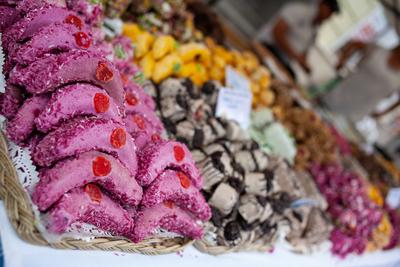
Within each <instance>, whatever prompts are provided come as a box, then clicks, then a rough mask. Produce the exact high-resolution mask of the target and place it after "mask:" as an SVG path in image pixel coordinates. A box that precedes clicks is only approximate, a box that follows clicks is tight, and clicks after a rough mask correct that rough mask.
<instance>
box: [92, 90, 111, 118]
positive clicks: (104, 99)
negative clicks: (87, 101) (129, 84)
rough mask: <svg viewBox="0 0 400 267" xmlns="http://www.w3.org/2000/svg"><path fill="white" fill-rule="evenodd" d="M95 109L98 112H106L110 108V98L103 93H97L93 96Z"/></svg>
mask: <svg viewBox="0 0 400 267" xmlns="http://www.w3.org/2000/svg"><path fill="white" fill-rule="evenodd" d="M93 103H94V109H95V110H96V112H97V113H104V112H107V110H108V109H109V108H110V98H109V97H108V95H106V94H103V93H96V94H95V95H94V98H93Z"/></svg>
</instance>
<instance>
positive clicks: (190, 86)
mask: <svg viewBox="0 0 400 267" xmlns="http://www.w3.org/2000/svg"><path fill="white" fill-rule="evenodd" d="M181 83H182V85H183V86H185V88H186V89H187V91H188V92H189V91H193V90H194V84H193V82H192V80H191V79H189V78H185V79H183V81H182V82H181Z"/></svg>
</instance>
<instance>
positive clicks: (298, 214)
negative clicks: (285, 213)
mask: <svg viewBox="0 0 400 267" xmlns="http://www.w3.org/2000/svg"><path fill="white" fill-rule="evenodd" d="M293 216H294V217H295V218H296V219H297V220H298V221H299V222H303V216H302V215H301V213H300V212H297V211H295V210H294V211H293Z"/></svg>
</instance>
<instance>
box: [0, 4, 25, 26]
mask: <svg viewBox="0 0 400 267" xmlns="http://www.w3.org/2000/svg"><path fill="white" fill-rule="evenodd" d="M20 18H21V14H20V12H18V10H16V9H15V8H13V7H9V6H0V32H3V31H4V30H6V29H7V28H8V27H10V26H11V25H13V24H14V23H15V22H17V21H18V20H19V19H20Z"/></svg>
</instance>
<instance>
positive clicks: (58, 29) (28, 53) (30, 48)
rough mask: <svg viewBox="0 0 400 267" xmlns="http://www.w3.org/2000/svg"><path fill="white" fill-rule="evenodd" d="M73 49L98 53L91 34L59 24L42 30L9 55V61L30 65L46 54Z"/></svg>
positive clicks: (71, 26)
mask: <svg viewBox="0 0 400 267" xmlns="http://www.w3.org/2000/svg"><path fill="white" fill-rule="evenodd" d="M73 49H81V50H88V51H92V52H96V51H98V48H97V47H96V45H95V43H94V40H93V38H92V36H91V34H90V33H89V32H85V31H83V30H82V31H81V30H79V29H77V28H76V26H75V25H71V24H67V23H62V22H58V23H55V24H51V25H49V26H47V27H44V28H42V29H40V30H39V31H38V32H37V33H36V34H35V35H34V36H33V37H32V38H31V39H30V40H29V41H28V42H26V43H25V44H23V45H21V46H20V47H19V48H18V49H16V50H14V53H9V54H8V60H9V61H11V63H12V64H14V63H19V64H21V65H28V64H30V63H32V62H34V61H36V60H37V59H38V58H41V57H43V55H45V54H59V53H60V52H68V51H70V50H73Z"/></svg>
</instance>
